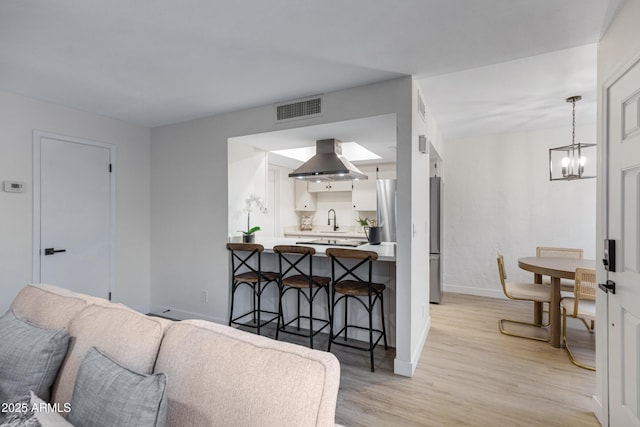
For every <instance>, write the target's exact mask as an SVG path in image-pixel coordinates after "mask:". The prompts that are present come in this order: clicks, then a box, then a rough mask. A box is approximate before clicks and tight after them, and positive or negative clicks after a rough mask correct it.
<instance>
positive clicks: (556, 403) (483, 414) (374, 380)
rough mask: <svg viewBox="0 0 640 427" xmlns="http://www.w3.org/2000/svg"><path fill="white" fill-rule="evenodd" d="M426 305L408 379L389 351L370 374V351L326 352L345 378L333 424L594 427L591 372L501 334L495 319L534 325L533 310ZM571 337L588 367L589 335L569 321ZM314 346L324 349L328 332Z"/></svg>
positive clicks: (447, 302) (380, 354)
mask: <svg viewBox="0 0 640 427" xmlns="http://www.w3.org/2000/svg"><path fill="white" fill-rule="evenodd" d="M430 307H431V318H432V325H431V330H430V332H429V336H428V339H427V342H426V345H425V348H424V350H423V352H422V355H421V358H420V363H419V365H418V368H417V369H416V372H415V375H414V376H413V378H405V377H401V376H398V375H394V374H393V368H392V366H393V359H394V357H395V353H394V351H393V349H390V350H389V351H387V352H385V351H384V347H382V346H379V347H378V349H376V372H375V373H371V372H370V370H369V362H368V360H369V359H368V354H367V353H366V352H359V351H356V350H351V349H348V348H340V347H334V348H332V352H333V353H334V354H335V355H336V356H337V357H338V359H339V360H340V365H341V372H342V373H341V382H340V391H339V394H338V404H337V408H336V422H337V423H339V424H343V425H345V426H598V425H599V424H598V422H597V420H596V418H595V417H594V416H593V414H592V398H591V395H592V394H593V393H594V388H595V373H594V372H592V371H587V370H585V369H581V368H578V367H577V366H575V365H573V364H572V363H571V362H570V361H569V359H568V357H567V355H566V353H565V351H564V350H562V349H557V348H553V347H551V346H550V345H549V344H547V343H544V342H539V341H533V340H527V339H522V338H516V337H510V336H506V335H502V334H500V332H499V331H498V319H499V318H509V319H519V320H524V321H530V320H531V318H532V305H531V304H530V303H520V302H514V301H508V300H499V299H493V298H483V297H475V296H469V295H459V294H445V296H444V298H443V302H442V304H440V305H433V304H432V305H431V306H430ZM568 330H569V337H570V343H574V342H575V343H576V344H575V345H572V349H573V348H575V350H576V352H577V353H579V354H580V356H582V358H583V359H586V361H588V362H589V363H593V349H594V344H593V343H594V335H593V334H590V333H588V332H587V331H586V328H585V327H584V326H583V325H582V323H581V322H580V321H577V320H575V319H568ZM282 336H286V335H284V334H282V335H281V337H282ZM571 337H574V339H573V340H572V339H571ZM285 339H286V340H288V341H292V342H298V339H299V338H298V337H293V336H289V338H285ZM299 343H301V344H303V343H302V342H299ZM316 348H319V349H324V348H326V337H325V336H324V334H320V335H319V336H318V340H317V344H316Z"/></svg>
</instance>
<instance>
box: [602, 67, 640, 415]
mask: <svg viewBox="0 0 640 427" xmlns="http://www.w3.org/2000/svg"><path fill="white" fill-rule="evenodd" d="M607 106H608V111H609V113H608V127H607V134H608V135H607V136H608V150H609V156H608V177H607V180H608V182H607V186H608V197H609V199H608V207H607V211H608V212H607V217H608V224H607V225H608V229H607V233H608V236H609V238H610V239H615V241H616V264H615V269H616V271H615V272H611V271H609V272H608V273H607V278H608V279H609V280H611V281H613V282H615V294H614V293H609V294H608V308H609V318H608V322H607V323H608V336H609V417H610V425H612V426H640V62H637V63H636V64H635V65H634V66H632V67H631V68H630V69H629V70H628V71H627V72H626V73H625V74H624V75H622V77H621V78H619V79H618V80H616V82H615V83H613V85H611V86H610V87H609V90H608V95H607Z"/></svg>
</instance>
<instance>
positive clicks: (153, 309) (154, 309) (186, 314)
mask: <svg viewBox="0 0 640 427" xmlns="http://www.w3.org/2000/svg"><path fill="white" fill-rule="evenodd" d="M147 313H151V314H156V315H158V316H164V317H170V318H171V319H176V320H189V319H199V320H207V321H209V322H213V323H219V324H222V325H226V324H227V322H228V321H229V319H226V318H219V317H213V316H207V315H206V314H201V313H193V312H190V311H184V310H178V309H177V308H173V307H165V306H160V305H151V306H149V311H147Z"/></svg>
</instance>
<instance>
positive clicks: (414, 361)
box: [393, 316, 431, 377]
mask: <svg viewBox="0 0 640 427" xmlns="http://www.w3.org/2000/svg"><path fill="white" fill-rule="evenodd" d="M429 330H431V316H429V318H428V319H427V324H426V325H425V327H424V330H423V331H422V336H421V337H420V344H418V346H417V347H416V349H415V350H414V351H413V353H412V354H411V360H409V361H406V360H399V359H398V358H397V357H396V358H395V359H394V361H393V373H394V374H397V375H402V376H405V377H412V376H413V374H414V373H415V371H416V367H417V366H418V362H419V361H420V356H421V355H422V350H423V349H424V344H425V343H426V342H427V336H428V335H429Z"/></svg>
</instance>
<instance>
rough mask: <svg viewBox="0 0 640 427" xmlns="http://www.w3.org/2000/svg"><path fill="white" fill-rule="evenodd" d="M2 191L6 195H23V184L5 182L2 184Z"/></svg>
mask: <svg viewBox="0 0 640 427" xmlns="http://www.w3.org/2000/svg"><path fill="white" fill-rule="evenodd" d="M3 188H4V191H6V192H7V193H24V191H25V189H24V182H18V181H5V182H4V187H3Z"/></svg>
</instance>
